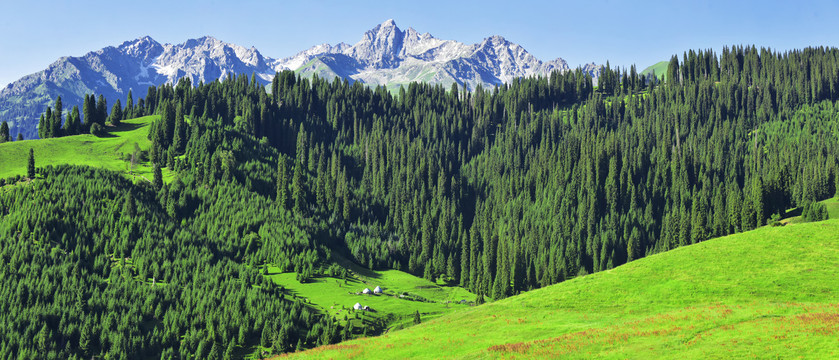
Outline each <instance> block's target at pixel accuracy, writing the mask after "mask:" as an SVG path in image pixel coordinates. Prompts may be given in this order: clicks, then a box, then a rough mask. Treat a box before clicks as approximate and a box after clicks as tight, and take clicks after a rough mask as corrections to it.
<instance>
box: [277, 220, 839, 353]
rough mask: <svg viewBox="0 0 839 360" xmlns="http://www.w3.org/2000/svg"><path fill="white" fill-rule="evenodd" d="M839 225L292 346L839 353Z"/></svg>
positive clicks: (717, 242) (695, 249) (702, 249)
mask: <svg viewBox="0 0 839 360" xmlns="http://www.w3.org/2000/svg"><path fill="white" fill-rule="evenodd" d="M837 234H839V221H838V220H828V221H824V222H817V223H807V224H798V225H788V226H786V227H764V228H760V229H757V230H754V231H750V232H747V233H742V234H736V235H731V236H727V237H723V238H719V239H714V240H710V241H706V242H702V243H699V244H696V245H691V246H686V247H682V248H678V249H675V250H672V251H668V252H665V253H662V254H658V255H654V256H650V257H647V258H643V259H640V260H637V261H633V262H631V263H628V264H626V265H623V266H620V267H617V268H615V269H613V270H609V271H604V272H600V273H596V274H592V275H588V276H584V277H581V278H576V279H573V280H570V281H566V282H564V283H560V284H557V285H553V286H549V287H546V288H543V289H538V290H533V291H529V292H526V293H523V294H522V295H519V296H515V297H511V298H508V299H505V300H502V301H498V302H495V303H491V304H486V305H483V306H480V307H477V308H472V309H467V310H461V311H457V312H455V313H452V314H450V315H447V316H443V317H440V318H437V319H434V320H431V321H428V322H423V323H422V324H421V325H418V326H414V327H411V328H408V329H405V330H400V331H396V332H392V333H390V334H386V335H383V336H380V337H372V338H366V339H360V340H356V341H350V342H344V343H341V344H337V345H330V346H325V347H321V348H316V349H313V350H309V351H304V352H302V353H297V354H295V355H294V356H292V357H302V358H318V359H320V358H330V359H340V358H366V357H379V358H412V359H417V358H420V359H437V358H540V359H545V358H571V359H577V358H610V359H611V358H614V359H626V358H633V359H649V358H674V359H675V358H678V359H684V358H697V359H708V358H714V359H716V358H730V359H731V358H745V357H754V356H756V357H760V358H792V357H801V356H803V357H805V358H814V359H827V358H837V356H839V342H837V340H836V339H837V338H836V335H837V334H839V305H837V303H836V301H837V300H836V299H837V294H839V282H837V281H835V274H836V268H837V267H839V235H837Z"/></svg>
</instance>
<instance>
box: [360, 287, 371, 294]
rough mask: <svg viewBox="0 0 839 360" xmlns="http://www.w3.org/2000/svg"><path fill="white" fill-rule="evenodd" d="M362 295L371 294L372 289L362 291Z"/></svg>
mask: <svg viewBox="0 0 839 360" xmlns="http://www.w3.org/2000/svg"><path fill="white" fill-rule="evenodd" d="M361 293H362V294H369V293H370V289H368V288H364V291H362V292H361Z"/></svg>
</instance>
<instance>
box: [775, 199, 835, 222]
mask: <svg viewBox="0 0 839 360" xmlns="http://www.w3.org/2000/svg"><path fill="white" fill-rule="evenodd" d="M819 202H820V203H822V204H824V207H825V208H826V209H827V215H828V217H829V218H830V219H839V198H830V199H827V200H822V201H819ZM791 212H792V213H793V214H800V213H801V208H797V209H794V210H792V211H791ZM803 222H805V221H804V219H802V218H801V216H800V215H796V216H791V217H788V218H786V219H783V220H781V223H783V224H800V223H803Z"/></svg>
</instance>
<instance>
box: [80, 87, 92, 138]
mask: <svg viewBox="0 0 839 360" xmlns="http://www.w3.org/2000/svg"><path fill="white" fill-rule="evenodd" d="M82 115H84V119H83V120H84V125H85V129H86V130H89V129H90V125H91V124H93V123H95V122H96V99H95V98H94V97H93V95H88V94H84V103H82ZM79 132H80V133H84V132H86V131H81V130H80V131H79Z"/></svg>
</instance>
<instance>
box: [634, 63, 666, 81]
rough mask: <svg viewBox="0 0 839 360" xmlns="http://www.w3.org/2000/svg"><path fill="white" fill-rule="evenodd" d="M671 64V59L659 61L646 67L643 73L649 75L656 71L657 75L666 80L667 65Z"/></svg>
mask: <svg viewBox="0 0 839 360" xmlns="http://www.w3.org/2000/svg"><path fill="white" fill-rule="evenodd" d="M669 65H670V62H669V61H659V62H657V63H655V64H652V65H650V66H648V67H647V68H646V69H644V70H641V75H647V74H649V73H652V72H653V71H655V76H656V77H658V78H659V79H662V80H665V79H664V77H665V75H666V74H667V66H669Z"/></svg>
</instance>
